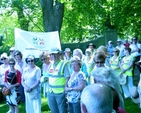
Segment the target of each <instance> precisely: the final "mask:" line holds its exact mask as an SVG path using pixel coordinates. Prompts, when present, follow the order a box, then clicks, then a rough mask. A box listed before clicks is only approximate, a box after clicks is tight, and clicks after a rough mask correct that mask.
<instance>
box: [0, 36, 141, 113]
mask: <svg viewBox="0 0 141 113" xmlns="http://www.w3.org/2000/svg"><path fill="white" fill-rule="evenodd" d="M140 50H141V43H139V41H138V39H137V38H136V37H133V38H132V42H129V41H128V40H125V41H123V40H120V39H118V40H117V46H114V44H113V42H112V41H111V40H110V41H108V43H107V45H106V46H104V45H101V46H99V47H97V48H96V46H95V45H94V44H93V43H90V44H89V45H88V46H87V48H86V50H85V52H84V53H83V52H82V50H81V49H80V48H76V49H74V50H71V49H70V48H65V50H64V51H61V50H60V49H58V48H57V47H53V48H51V50H50V51H48V52H43V53H42V54H40V55H39V60H40V61H41V62H42V67H38V66H37V65H36V60H37V59H36V58H35V57H34V56H33V55H31V54H29V55H28V56H27V57H26V59H23V54H22V52H21V51H19V50H15V49H14V47H11V48H10V55H9V56H8V55H7V53H5V52H4V53H2V54H1V56H0V58H1V59H0V60H1V62H2V64H1V65H0V86H1V87H4V86H6V87H7V88H9V89H10V90H11V94H10V95H7V96H4V99H5V100H6V103H7V104H8V105H9V111H8V113H19V108H18V105H19V104H20V102H23V103H25V109H26V113H41V105H42V103H41V94H43V96H44V98H47V99H48V106H49V108H50V111H51V113H68V112H69V113H126V110H125V105H124V100H125V99H127V98H131V100H132V101H133V102H134V103H136V104H140V101H141V80H140V74H137V75H136V73H135V71H134V70H135V68H137V69H138V71H139V72H140V71H141V58H140V56H141V52H140ZM41 88H42V89H43V92H42V90H41ZM139 107H140V109H141V104H140V106H139Z"/></svg>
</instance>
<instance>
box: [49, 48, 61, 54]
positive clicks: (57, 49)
mask: <svg viewBox="0 0 141 113" xmlns="http://www.w3.org/2000/svg"><path fill="white" fill-rule="evenodd" d="M52 53H54V54H58V53H60V49H59V48H57V47H53V48H51V51H50V54H52Z"/></svg>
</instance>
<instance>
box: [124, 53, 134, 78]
mask: <svg viewBox="0 0 141 113" xmlns="http://www.w3.org/2000/svg"><path fill="white" fill-rule="evenodd" d="M131 60H133V56H132V55H130V56H128V57H124V58H123V59H122V64H123V65H122V67H123V69H127V68H128V66H129V65H130V61H131ZM132 70H133V66H132V67H131V68H130V69H129V70H127V71H126V72H125V73H124V74H125V75H127V76H132V75H133V74H132Z"/></svg>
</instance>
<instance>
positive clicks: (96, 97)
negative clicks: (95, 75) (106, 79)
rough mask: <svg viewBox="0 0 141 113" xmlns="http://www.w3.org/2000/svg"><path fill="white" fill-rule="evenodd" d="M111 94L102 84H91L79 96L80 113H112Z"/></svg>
mask: <svg viewBox="0 0 141 113" xmlns="http://www.w3.org/2000/svg"><path fill="white" fill-rule="evenodd" d="M112 110H113V93H112V90H111V89H110V88H109V87H107V86H106V85H103V84H91V85H89V86H87V87H85V88H84V90H83V92H82V95H81V112H82V113H112Z"/></svg>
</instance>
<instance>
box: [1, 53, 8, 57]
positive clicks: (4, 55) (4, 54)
mask: <svg viewBox="0 0 141 113" xmlns="http://www.w3.org/2000/svg"><path fill="white" fill-rule="evenodd" d="M0 58H8V56H7V53H2V54H1V56H0Z"/></svg>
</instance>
